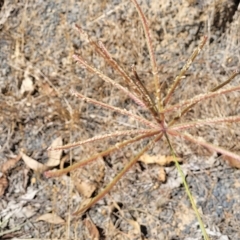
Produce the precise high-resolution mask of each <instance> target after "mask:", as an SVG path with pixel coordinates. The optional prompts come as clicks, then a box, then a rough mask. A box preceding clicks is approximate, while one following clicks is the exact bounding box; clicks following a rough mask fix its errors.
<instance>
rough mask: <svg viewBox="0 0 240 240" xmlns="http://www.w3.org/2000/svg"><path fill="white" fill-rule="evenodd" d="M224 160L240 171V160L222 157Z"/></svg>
mask: <svg viewBox="0 0 240 240" xmlns="http://www.w3.org/2000/svg"><path fill="white" fill-rule="evenodd" d="M222 158H223V159H224V160H226V161H227V162H228V163H229V165H230V166H231V167H235V168H238V169H240V162H239V161H238V160H236V159H234V158H231V157H229V156H225V155H222Z"/></svg>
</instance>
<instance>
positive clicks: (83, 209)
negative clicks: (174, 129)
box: [73, 133, 163, 215]
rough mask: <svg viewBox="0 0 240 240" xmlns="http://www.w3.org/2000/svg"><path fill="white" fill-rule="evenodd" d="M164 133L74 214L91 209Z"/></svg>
mask: <svg viewBox="0 0 240 240" xmlns="http://www.w3.org/2000/svg"><path fill="white" fill-rule="evenodd" d="M162 136H163V134H162V133H161V134H159V135H158V136H157V137H156V138H155V139H154V140H153V142H150V143H148V144H147V145H146V146H145V147H144V148H143V149H142V150H141V151H140V152H139V153H138V154H137V155H136V156H134V157H133V158H132V159H131V160H130V162H129V163H128V164H127V165H126V166H125V167H124V168H123V169H122V170H121V171H120V172H119V173H118V175H117V176H116V177H115V178H114V179H113V180H112V181H111V182H110V183H109V184H108V185H107V186H106V187H105V188H104V189H103V190H102V191H101V192H100V193H99V194H98V195H97V196H96V197H94V198H93V199H92V200H91V202H90V203H88V204H87V205H86V206H84V207H83V208H81V209H79V210H78V211H76V212H75V213H73V215H79V214H82V213H84V212H85V211H86V210H87V209H89V208H90V207H91V206H92V205H94V204H95V203H97V202H98V201H99V200H100V199H101V198H103V197H104V196H105V195H106V194H107V193H108V192H109V191H110V190H111V189H112V188H113V186H114V185H115V184H116V183H117V182H118V181H119V180H120V178H121V177H122V176H123V175H124V174H125V173H126V172H127V171H128V170H129V169H130V168H131V167H132V166H133V165H134V164H135V163H136V162H137V161H138V159H139V158H140V157H141V156H142V155H143V154H144V153H145V152H146V151H148V150H149V149H150V148H151V147H152V145H153V144H154V143H155V142H157V141H158V140H160V139H161V138H162Z"/></svg>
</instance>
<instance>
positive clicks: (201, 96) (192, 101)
mask: <svg viewBox="0 0 240 240" xmlns="http://www.w3.org/2000/svg"><path fill="white" fill-rule="evenodd" d="M239 90H240V85H239V86H236V87H231V88H227V89H222V90H218V91H215V92H210V93H204V94H199V95H197V96H195V97H193V98H192V99H188V100H185V101H182V102H180V103H178V104H175V105H172V106H170V107H167V108H165V109H164V110H162V111H161V113H166V112H170V111H173V110H175V109H178V108H180V107H182V106H185V105H188V106H187V107H189V106H191V105H192V104H196V103H198V102H200V101H202V100H205V99H208V98H212V97H215V96H218V95H221V94H226V93H230V92H234V91H239Z"/></svg>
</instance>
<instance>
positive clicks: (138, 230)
mask: <svg viewBox="0 0 240 240" xmlns="http://www.w3.org/2000/svg"><path fill="white" fill-rule="evenodd" d="M127 221H128V223H129V224H130V225H131V226H132V227H133V228H134V230H133V234H136V235H141V228H140V225H139V223H138V222H137V221H134V220H132V219H127Z"/></svg>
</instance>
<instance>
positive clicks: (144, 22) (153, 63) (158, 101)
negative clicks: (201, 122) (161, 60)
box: [131, 0, 162, 111]
mask: <svg viewBox="0 0 240 240" xmlns="http://www.w3.org/2000/svg"><path fill="white" fill-rule="evenodd" d="M131 1H132V3H133V4H134V5H135V7H136V9H137V11H138V14H139V16H140V19H141V22H142V26H143V30H144V33H145V38H146V42H147V47H148V52H149V56H150V61H151V66H152V74H153V79H154V84H155V95H156V104H157V107H158V110H159V111H160V110H161V109H162V106H161V90H160V84H159V77H158V69H157V63H156V59H155V55H154V52H153V47H152V40H151V36H150V31H149V27H148V24H147V19H146V17H145V15H144V13H143V12H142V9H141V8H140V6H139V5H138V3H137V1H136V0H131Z"/></svg>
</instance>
